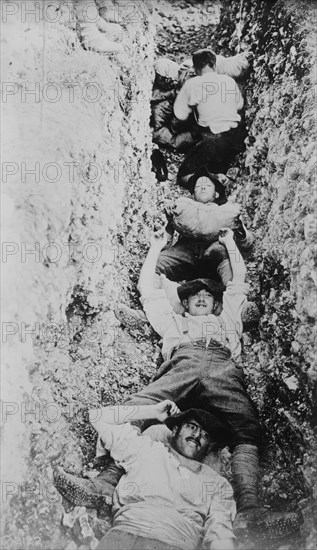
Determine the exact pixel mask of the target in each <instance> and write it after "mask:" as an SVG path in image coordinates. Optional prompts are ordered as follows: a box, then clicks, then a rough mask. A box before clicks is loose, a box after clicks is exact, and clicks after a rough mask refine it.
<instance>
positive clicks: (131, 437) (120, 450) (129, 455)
mask: <svg viewBox="0 0 317 550" xmlns="http://www.w3.org/2000/svg"><path fill="white" fill-rule="evenodd" d="M100 410H101V411H102V409H100ZM92 425H93V426H94V428H95V429H96V430H97V432H98V435H99V437H100V440H101V442H102V444H103V446H104V447H105V449H107V450H108V451H110V454H111V456H112V458H113V459H114V460H115V461H116V462H117V464H119V465H120V466H122V467H123V468H124V469H125V471H126V472H128V471H129V469H130V468H131V467H132V466H133V464H134V462H135V461H136V460H137V458H138V457H139V455H140V453H142V452H144V451H145V448H147V447H149V446H150V445H151V441H150V439H149V438H148V437H141V436H140V435H139V432H138V431H137V430H136V429H135V428H133V427H132V426H131V424H129V423H126V424H119V425H118V424H105V423H103V422H102V415H101V416H100V419H98V421H96V422H92Z"/></svg>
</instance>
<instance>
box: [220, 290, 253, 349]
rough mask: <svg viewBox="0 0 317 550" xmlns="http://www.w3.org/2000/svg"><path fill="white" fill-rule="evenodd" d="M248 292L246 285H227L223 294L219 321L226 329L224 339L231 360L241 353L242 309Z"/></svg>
mask: <svg viewBox="0 0 317 550" xmlns="http://www.w3.org/2000/svg"><path fill="white" fill-rule="evenodd" d="M248 292H249V285H248V284H247V283H234V282H232V281H229V282H228V283H227V288H226V291H225V292H224V294H223V300H222V307H223V309H222V312H221V315H220V317H221V319H222V320H223V322H224V325H225V327H226V338H227V340H228V343H229V345H230V349H231V353H232V356H233V358H237V357H238V356H239V354H240V353H241V344H240V338H241V336H242V330H243V325H242V319H241V314H242V309H243V305H244V303H245V302H246V299H247V295H248Z"/></svg>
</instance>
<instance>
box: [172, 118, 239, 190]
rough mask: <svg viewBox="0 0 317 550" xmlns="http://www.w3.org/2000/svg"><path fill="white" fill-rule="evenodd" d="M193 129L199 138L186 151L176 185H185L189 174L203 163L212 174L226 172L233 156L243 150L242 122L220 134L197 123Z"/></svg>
mask: <svg viewBox="0 0 317 550" xmlns="http://www.w3.org/2000/svg"><path fill="white" fill-rule="evenodd" d="M193 131H194V135H196V136H197V137H198V138H200V140H199V141H198V142H197V143H196V144H195V145H194V146H193V147H192V148H191V149H190V151H189V152H188V153H187V155H186V157H185V159H184V161H183V162H182V164H181V165H180V167H179V170H178V174H177V183H178V185H182V186H185V187H186V182H187V180H188V178H189V176H191V175H192V174H194V173H195V172H196V171H197V170H199V169H200V168H201V167H202V166H204V165H205V166H206V167H207V168H208V170H210V172H212V173H214V174H226V172H227V171H228V169H229V167H230V165H231V163H232V161H233V159H234V157H235V156H236V155H237V154H238V153H239V152H241V151H243V149H244V140H245V138H246V135H247V134H246V131H245V126H244V125H243V124H240V125H239V126H238V127H237V128H232V129H231V130H228V132H221V133H220V134H213V133H212V132H211V131H210V130H209V129H208V128H207V129H204V128H200V127H199V126H198V125H196V126H195V129H193ZM193 131H192V133H193ZM195 131H196V134H195Z"/></svg>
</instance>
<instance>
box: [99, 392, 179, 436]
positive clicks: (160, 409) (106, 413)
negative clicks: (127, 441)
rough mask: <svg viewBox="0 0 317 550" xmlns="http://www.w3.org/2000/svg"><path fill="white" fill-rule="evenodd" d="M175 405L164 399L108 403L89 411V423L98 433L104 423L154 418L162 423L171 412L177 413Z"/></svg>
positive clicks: (120, 422) (121, 422)
mask: <svg viewBox="0 0 317 550" xmlns="http://www.w3.org/2000/svg"><path fill="white" fill-rule="evenodd" d="M179 412H180V410H179V408H178V407H177V405H176V404H175V403H174V402H173V401H170V400H169V399H165V400H164V401H161V402H160V403H157V404H155V405H109V406H108V407H101V408H99V409H91V410H90V411H89V420H90V423H91V425H92V426H93V427H94V428H95V429H96V430H97V432H98V433H99V432H100V430H102V427H103V426H104V425H105V424H125V423H127V422H131V421H132V420H133V421H134V420H145V419H148V420H156V421H158V422H161V423H163V422H164V421H165V420H166V418H167V417H168V416H170V415H172V414H177V413H179Z"/></svg>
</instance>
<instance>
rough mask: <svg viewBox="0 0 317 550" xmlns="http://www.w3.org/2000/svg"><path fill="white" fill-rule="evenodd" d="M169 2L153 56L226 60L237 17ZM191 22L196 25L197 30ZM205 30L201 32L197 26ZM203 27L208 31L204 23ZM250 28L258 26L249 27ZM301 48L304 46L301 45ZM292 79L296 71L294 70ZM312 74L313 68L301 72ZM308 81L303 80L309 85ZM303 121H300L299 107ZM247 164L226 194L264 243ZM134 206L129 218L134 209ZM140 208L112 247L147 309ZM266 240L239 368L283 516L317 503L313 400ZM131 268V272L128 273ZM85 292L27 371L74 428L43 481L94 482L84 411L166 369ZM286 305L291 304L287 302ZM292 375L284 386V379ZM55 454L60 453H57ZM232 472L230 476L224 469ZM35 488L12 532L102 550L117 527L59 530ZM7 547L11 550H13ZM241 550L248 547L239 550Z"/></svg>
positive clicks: (285, 277) (277, 262) (101, 520)
mask: <svg viewBox="0 0 317 550" xmlns="http://www.w3.org/2000/svg"><path fill="white" fill-rule="evenodd" d="M171 4H173V9H175V16H174V15H173V13H172V12H173V9H172V8H170V9H169V10H168V13H164V11H161V12H160V9H158V12H157V13H156V18H157V21H156V22H157V24H158V31H157V39H156V42H157V46H156V54H157V56H168V57H171V58H172V59H173V60H175V61H181V60H183V59H184V58H185V57H190V53H192V52H193V51H195V50H196V49H199V48H203V47H211V48H213V49H214V50H215V51H216V52H217V53H221V54H223V55H229V54H230V48H229V44H230V36H231V35H232V34H234V32H236V28H235V24H234V17H232V14H231V18H229V16H228V20H224V21H219V13H220V12H219V10H220V3H218V2H215V3H213V2H204V1H201V2H187V1H185V0H176V1H175V2H172V3H171ZM237 4H238V3H237ZM245 4H246V5H247V6H248V8H249V7H250V5H251V4H252V2H251V3H250V1H249V0H248V2H247V1H246V2H245ZM264 4H265V3H264ZM264 4H263V2H262V3H261V2H260V8H259V9H261V6H262V8H263V6H264ZM268 4H272V2H268ZM163 8H164V6H163ZM163 8H162V10H163ZM199 14H200V15H199ZM192 19H193V22H191V20H192ZM201 21H203V24H200V23H201ZM206 21H208V24H205V22H206ZM249 24H251V23H250V22H249ZM287 24H288V22H287ZM292 39H293V37H292ZM294 40H295V38H294ZM221 41H223V42H221ZM261 47H262V46H261ZM264 47H266V43H264ZM296 47H297V48H298V45H297V43H296ZM231 53H232V51H231ZM296 70H297V71H299V69H298V67H297V68H296ZM304 70H305V66H304V65H303V71H304ZM272 74H273V73H272ZM303 74H304V73H303ZM303 74H302V73H300V77H301V78H302V77H303ZM269 78H272V75H269ZM260 85H261V83H259V82H257V83H256V82H254V80H253V79H252V76H251V78H250V82H249V86H250V88H251V89H250V91H249V94H248V97H249V98H252V93H253V92H252V88H257V89H258V88H259V86H260ZM248 101H250V99H249V100H248ZM248 108H249V113H248V116H249V120H250V122H252V120H253V118H254V117H255V116H256V109H258V108H259V106H258V105H257V106H256V107H255V106H253V107H252V105H250V104H249V105H248ZM126 114H127V113H126ZM296 116H298V117H300V111H299V110H298V112H297V115H296ZM257 137H258V136H257ZM255 141H256V138H255V137H254V136H252V135H249V140H248V145H249V146H250V147H251V146H252V145H253V143H254V142H255ZM261 145H262V149H261V150H260V148H259V149H258V150H257V153H258V157H257V158H255V159H254V165H255V164H256V161H258V163H259V164H260V163H265V162H266V156H265V155H266V154H267V148H266V146H267V142H265V140H264V143H262V144H261ZM164 155H165V157H166V160H167V166H168V170H169V179H168V181H166V182H161V183H159V182H157V184H156V188H155V191H156V197H155V201H156V206H157V212H158V213H157V221H160V220H162V218H163V216H162V215H161V212H160V210H162V207H163V205H164V202H165V201H166V200H171V199H174V198H176V197H177V196H178V195H179V189H178V188H177V187H176V185H175V184H174V181H175V176H176V173H177V169H178V166H179V163H180V162H181V160H182V158H183V156H182V155H179V154H175V153H171V152H167V151H164ZM245 160H246V159H245V155H241V156H240V157H238V158H237V159H236V161H235V164H234V166H235V169H236V172H237V173H238V174H239V180H238V183H236V182H235V183H233V184H232V188H231V189H230V191H231V190H232V191H234V192H235V193H236V196H237V198H238V199H241V200H242V199H243V198H245V197H247V199H246V200H245V213H246V216H247V219H248V220H249V222H250V224H253V228H254V230H255V231H258V236H259V241H260V240H261V239H264V233H265V232H266V230H267V223H266V219H265V214H266V212H269V209H270V207H271V201H272V199H271V197H270V193H269V191H268V192H267V193H266V192H265V193H266V194H265V195H264V198H265V199H267V211H266V210H265V204H264V203H265V200H264V201H263V195H262V193H263V189H262V188H261V185H262V180H261V178H259V182H258V185H254V186H253V187H250V186H249V187H248V184H247V183H246V185H245V187H243V184H242V183H241V182H244V180H245V181H247V180H248V178H249V179H251V176H250V173H251V175H252V171H251V169H250V167H247V166H246V162H245ZM261 201H262V203H261ZM131 205H132V207H133V211H131ZM259 205H260V206H259ZM151 206H152V205H151ZM137 207H138V205H137V203H133V201H131V202H129V204H128V207H127V209H126V212H125V213H124V217H123V224H124V226H123V228H122V229H120V231H119V230H118V234H117V235H116V236H115V238H114V243H115V246H117V247H118V250H119V256H120V265H119V268H118V273H117V276H118V281H119V283H120V284H122V301H123V302H125V303H126V304H128V305H130V306H132V307H134V308H136V309H140V308H141V305H140V302H139V297H138V293H137V291H136V281H137V277H138V274H139V268H140V265H141V263H142V259H143V258H144V255H145V251H146V246H145V245H144V235H143V234H142V239H140V242H136V241H137V239H136V237H135V235H133V237H130V236H129V223H131V224H132V222H131V219H132V218H133V219H134V222H133V223H135V219H136V220H137V223H138V224H139V225H140V234H141V232H143V230H144V227H143V225H142V224H143V221H144V220H140V219H138V209H137ZM257 209H259V210H260V214H258V215H257V214H256V210H257ZM260 216H262V217H263V219H264V223H263V221H260V223H259V217H260ZM144 217H147V218H148V215H147V216H146V213H145V214H144ZM254 218H255V221H254ZM154 221H155V220H154ZM146 223H147V225H148V226H150V227H152V226H153V225H154V222H153V220H149V219H147V220H146ZM301 238H302V236H301ZM129 239H130V240H129ZM259 241H258V246H259V248H258V250H257V251H255V252H253V253H252V254H251V255H250V256H249V257H248V258H247V262H248V264H247V267H248V269H249V273H250V279H251V283H252V280H253V284H251V296H252V298H253V299H254V300H255V301H256V302H257V304H258V306H259V309H260V311H261V314H262V321H261V331H260V332H259V331H258V330H254V331H253V332H252V331H251V333H250V334H248V335H247V336H246V337H245V340H244V345H245V353H244V356H243V360H244V361H245V371H246V379H247V383H248V386H249V391H250V392H251V394H252V395H253V396H254V400H255V402H256V405H257V406H258V408H259V410H260V417H261V421H262V424H263V426H264V431H265V449H264V453H263V455H264V456H263V473H264V477H263V480H264V481H263V487H262V491H263V496H264V501H265V503H266V504H267V505H272V504H273V505H274V506H275V507H276V508H277V509H279V510H281V511H282V510H289V509H294V508H295V507H296V505H297V502H298V501H299V500H300V499H302V500H305V499H306V500H308V498H309V496H310V494H311V489H310V487H309V482H308V481H309V480H308V481H307V478H306V477H305V475H304V474H303V471H302V469H301V465H302V464H303V455H304V453H305V452H306V451H305V446H306V442H307V439H308V435H307V434H308V428H307V419H306V415H305V413H306V411H308V410H309V409H310V407H311V402H310V398H309V396H308V395H307V375H306V371H307V367H306V359H305V357H304V355H303V354H302V352H300V351H296V353H293V350H292V343H293V342H294V341H295V338H296V336H295V335H296V330H297V327H298V323H299V321H298V318H296V323H297V324H296V323H295V322H294V320H293V318H292V312H293V311H294V308H295V305H294V298H293V297H292V296H290V294H291V292H290V289H291V270H290V268H289V266H288V265H285V262H284V261H283V258H281V256H279V255H278V253H277V252H276V250H272V252H271V250H269V251H267V250H265V255H263V257H262V256H261V254H262V251H263V249H262V248H261V243H260V242H259ZM130 248H131V250H130ZM126 264H129V267H128V266H127V265H126ZM127 276H129V278H128V277H127ZM88 293H89V291H87V289H85V288H84V286H82V285H81V284H78V285H77V286H74V289H73V293H72V295H71V296H70V300H69V303H68V306H67V307H66V318H67V321H68V324H69V328H68V334H67V335H66V336H67V337H66V340H65V346H64V348H63V349H61V352H60V353H59V354H57V355H56V356H54V361H52V364H50V361H51V359H50V353H51V352H52V349H53V348H54V346H55V348H56V344H50V345H47V346H46V348H45V349H44V348H43V349H39V355H38V363H39V364H40V362H41V361H43V364H44V365H46V366H45V367H42V370H41V368H40V376H38V375H37V374H36V372H34V373H33V371H31V376H33V379H32V381H33V383H34V386H35V389H34V393H36V392H38V394H39V395H41V394H42V393H43V394H44V397H43V399H45V398H46V396H45V389H44V388H43V387H42V379H41V376H42V377H43V380H44V382H45V384H47V385H48V386H49V387H50V390H51V392H52V395H53V397H54V400H55V402H56V403H57V404H58V405H59V406H60V407H61V410H62V413H63V417H64V419H66V426H65V423H64V424H63V425H62V429H63V430H64V431H62V430H61V435H60V437H58V439H59V441H58V444H56V445H55V443H56V442H55V441H54V447H53V449H52V450H51V456H50V457H47V456H46V457H44V456H43V455H44V454H45V451H44V450H43V448H42V447H41V442H40V437H39V435H38V433H37V432H36V430H35V431H34V433H33V434H32V453H33V454H32V460H33V461H34V463H33V464H32V467H31V470H32V469H33V470H32V472H33V473H34V477H35V479H36V478H37V471H36V469H37V468H38V469H39V470H40V471H41V475H43V476H46V477H48V476H49V475H51V474H49V473H47V472H48V470H49V468H48V462H49V460H50V461H51V462H52V463H54V462H55V463H60V461H61V460H64V459H65V460H66V463H65V464H63V466H65V468H66V469H67V468H68V469H70V470H72V471H73V472H74V473H75V474H78V475H82V474H84V475H85V474H87V473H90V474H91V472H92V471H95V472H96V471H98V469H99V470H100V469H101V468H102V467H103V466H104V464H103V463H99V462H98V461H97V462H96V461H95V458H94V457H95V443H96V436H95V433H94V431H93V429H92V428H90V426H89V423H88V419H87V409H88V407H90V406H91V405H92V404H94V405H97V404H100V403H102V404H104V405H107V404H115V403H118V402H120V401H122V400H123V399H124V398H125V397H126V396H127V395H129V394H131V393H134V392H135V391H137V390H138V389H140V388H142V387H143V386H144V385H146V384H148V382H149V380H150V378H151V376H152V375H153V374H154V373H155V371H156V369H157V367H158V365H159V364H160V362H161V361H162V359H161V355H160V345H159V338H158V337H157V335H156V334H155V333H154V331H153V330H152V329H151V328H150V327H144V329H143V330H142V331H141V332H140V331H138V330H135V331H134V330H133V329H132V330H127V329H125V328H124V327H123V326H121V325H120V323H119V322H118V320H117V319H116V318H115V315H114V314H113V311H112V310H113V309H114V308H115V306H116V304H113V303H110V304H104V305H103V306H104V308H105V309H106V310H107V311H109V310H111V314H112V321H111V322H110V323H109V322H108V320H107V321H105V320H104V316H103V310H102V307H101V306H100V304H97V305H96V307H93V306H91V304H90V302H89V300H87V296H88ZM272 296H273V299H272ZM281 296H286V297H285V298H283V300H282V299H281ZM274 297H275V300H274ZM272 319H273V321H272ZM111 323H112V324H111ZM100 327H102V338H101V337H100ZM104 335H106V336H104ZM267 341H270V343H271V342H272V348H270V349H269V350H268V349H267V348H265V344H266V343H267ZM274 354H275V355H274ZM259 356H260V357H261V358H262V361H263V362H265V361H266V362H267V365H268V369H267V371H266V370H264V369H262V370H261V368H259ZM69 358H71V369H69ZM303 365H305V368H304V367H303ZM34 371H35V367H34ZM295 375H296V377H297V381H296V384H297V387H296V389H295V393H292V392H291V391H290V390H289V386H287V380H288V379H292V377H293V378H294V377H295ZM285 377H286V383H284V382H283V381H284V378H285ZM287 377H288V378H287ZM281 380H282V381H281ZM289 384H290V383H289ZM298 410H299V415H301V416H299V417H297V416H296V412H297V411H298ZM49 434H50V432H49V431H47V437H48V438H49ZM55 447H56V448H57V449H58V450H57V451H56V452H55ZM294 449H296V452H294ZM54 452H55V454H54ZM227 458H228V457H227V456H224V457H223V459H224V463H225V464H227V463H228V461H227ZM312 462H313V461H311V460H310V459H309V460H308V467H310V468H312V466H311V464H312ZM226 467H227V466H226ZM227 473H229V474H230V472H229V471H228V470H227ZM27 491H28V487H27V486H26V488H25V494H24V495H23V498H22V501H21V499H19V498H13V499H12V510H13V525H15V524H16V525H17V529H20V530H21V531H22V533H23V522H22V520H21V519H20V518H21V517H23V521H25V519H27V520H29V524H30V525H35V526H36V530H37V531H38V532H39V535H40V537H39V540H40V541H41V542H40V543H39V545H38V546H37V547H38V548H39V549H40V548H41V547H42V546H41V544H42V541H43V540H44V541H46V543H47V544H48V545H51V547H52V548H53V547H54V548H56V549H58V548H65V550H75V549H82V550H84V549H87V550H88V548H94V547H95V546H94V544H96V540H98V539H100V538H101V537H102V535H103V534H104V533H105V532H106V531H107V529H108V528H109V526H110V523H111V518H110V516H105V517H98V515H97V512H96V511H95V510H88V509H87V510H86V509H84V510H81V511H80V514H79V515H78V510H77V512H76V513H75V514H73V515H72V513H71V514H66V515H65V514H64V515H63V516H62V519H61V523H59V522H60V518H61V514H62V513H63V509H62V506H61V502H60V500H59V497H58V496H57V495H56V492H55V490H54V488H52V487H49V488H48V493H49V496H50V497H51V500H50V501H49V505H47V502H42V500H43V499H42V500H40V501H39V500H38V499H36V498H35V497H34V498H33V496H32V498H28V493H27ZM29 493H30V490H29ZM33 493H34V491H33ZM34 494H35V493H34ZM44 496H45V495H44ZM44 500H45V499H44ZM21 505H22V507H23V508H24V513H23V514H21ZM41 514H42V515H41ZM76 514H77V516H76ZM49 521H51V524H49ZM308 536H309V532H307V528H306V532H304V534H303V536H302V538H296V539H294V540H293V541H288V542H287V547H283V550H284V548H287V550H298V549H302V550H304V548H309V547H307V546H305V537H308ZM48 547H50V546H48ZM8 548H9V547H8ZM23 548H24V550H26V549H30V550H31V548H32V549H33V548H34V537H33V538H32V537H30V542H28V539H27V540H26V541H24V546H23ZM278 548H279V545H278V543H276V545H274V544H273V545H272V547H271V550H278ZM10 550H15V549H13V547H12V546H11V547H10ZM241 550H245V549H244V548H243V549H242V548H241ZM250 550H267V547H266V545H265V544H264V545H263V547H262V548H261V547H260V546H258V547H257V548H256V549H254V548H250Z"/></svg>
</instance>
